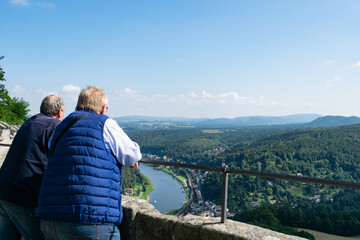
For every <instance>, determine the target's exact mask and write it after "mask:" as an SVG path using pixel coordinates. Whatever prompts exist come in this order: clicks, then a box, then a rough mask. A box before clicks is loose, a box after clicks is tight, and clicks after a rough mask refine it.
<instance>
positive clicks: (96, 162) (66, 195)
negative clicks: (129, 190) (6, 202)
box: [36, 111, 122, 224]
mask: <svg viewBox="0 0 360 240" xmlns="http://www.w3.org/2000/svg"><path fill="white" fill-rule="evenodd" d="M84 113H85V114H88V116H86V117H84V118H82V119H80V120H79V121H77V122H76V123H75V124H74V125H73V126H72V127H70V128H69V129H68V130H67V131H66V133H65V134H64V135H63V137H62V138H61V139H60V140H59V142H58V144H57V145H56V148H55V150H54V154H53V156H52V157H51V158H50V159H49V165H48V168H47V170H46V172H45V175H44V178H43V182H42V186H41V190H40V197H39V204H38V207H37V209H36V214H37V215H38V216H39V217H40V218H41V219H48V220H57V221H63V222H75V223H85V224H87V223H88V224H120V222H121V219H122V208H121V192H120V191H121V168H120V169H119V167H118V166H117V160H116V159H115V157H114V156H113V155H112V153H111V152H110V150H108V149H107V148H106V147H105V143H104V140H103V128H104V124H105V121H106V120H107V119H108V117H107V116H106V115H102V114H96V113H94V112H92V111H75V112H73V113H72V114H70V115H69V116H68V117H67V118H66V119H65V120H64V121H63V122H62V123H61V124H60V125H59V127H58V128H57V129H56V131H55V133H54V136H53V138H52V143H53V142H54V140H55V139H56V138H57V136H58V135H59V134H60V132H61V131H62V129H64V128H65V127H66V126H67V125H68V124H69V123H70V122H71V120H72V119H74V118H75V117H76V116H78V115H81V114H84Z"/></svg>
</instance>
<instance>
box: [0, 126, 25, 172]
mask: <svg viewBox="0 0 360 240" xmlns="http://www.w3.org/2000/svg"><path fill="white" fill-rule="evenodd" d="M19 128H20V126H15V125H9V124H7V123H4V122H0V143H4V144H11V143H12V140H13V139H14V137H15V135H16V133H17V131H18V130H19ZM8 150H9V147H6V146H0V166H1V165H2V163H3V161H4V159H5V157H6V154H7V152H8Z"/></svg>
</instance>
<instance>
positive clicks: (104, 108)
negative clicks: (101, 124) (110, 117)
mask: <svg viewBox="0 0 360 240" xmlns="http://www.w3.org/2000/svg"><path fill="white" fill-rule="evenodd" d="M106 109H107V105H104V106H103V107H102V109H101V111H100V114H104V115H105V114H106Z"/></svg>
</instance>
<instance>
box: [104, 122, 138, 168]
mask: <svg viewBox="0 0 360 240" xmlns="http://www.w3.org/2000/svg"><path fill="white" fill-rule="evenodd" d="M103 138H104V143H105V146H106V148H107V149H108V150H110V151H112V152H113V153H114V155H115V156H116V158H117V160H118V162H119V164H120V165H122V166H126V167H129V166H131V165H134V164H135V163H136V162H137V161H139V160H141V158H142V155H141V152H140V147H139V145H138V144H137V143H136V142H133V141H132V140H131V139H130V138H129V136H128V135H127V134H126V133H125V132H124V130H123V129H122V128H120V126H119V125H118V123H117V122H116V121H115V120H114V119H111V118H108V119H107V120H106V121H105V124H104V131H103Z"/></svg>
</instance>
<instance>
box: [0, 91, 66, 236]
mask: <svg viewBox="0 0 360 240" xmlns="http://www.w3.org/2000/svg"><path fill="white" fill-rule="evenodd" d="M63 116H64V102H63V100H62V99H61V98H60V97H58V96H55V95H50V96H47V97H45V98H44V100H43V101H42V103H41V106H40V113H39V114H36V115H34V116H32V117H31V118H29V119H28V120H27V121H26V122H24V124H23V125H22V126H21V128H20V129H19V131H18V132H17V134H16V136H15V138H14V140H13V142H12V144H11V147H10V149H9V151H8V154H7V155H6V158H5V161H4V163H3V165H2V167H1V169H0V236H1V237H0V238H1V239H4V240H12V239H20V237H21V236H24V237H25V239H44V237H43V234H42V232H41V230H40V221H39V220H38V219H37V218H36V217H35V208H36V206H37V202H38V196H39V191H40V185H41V179H42V176H43V173H44V171H45V168H46V166H47V160H48V158H47V153H48V142H49V139H50V136H51V135H52V133H53V132H54V130H55V128H56V127H57V126H58V125H59V123H60V122H61V120H62V118H63Z"/></svg>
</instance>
